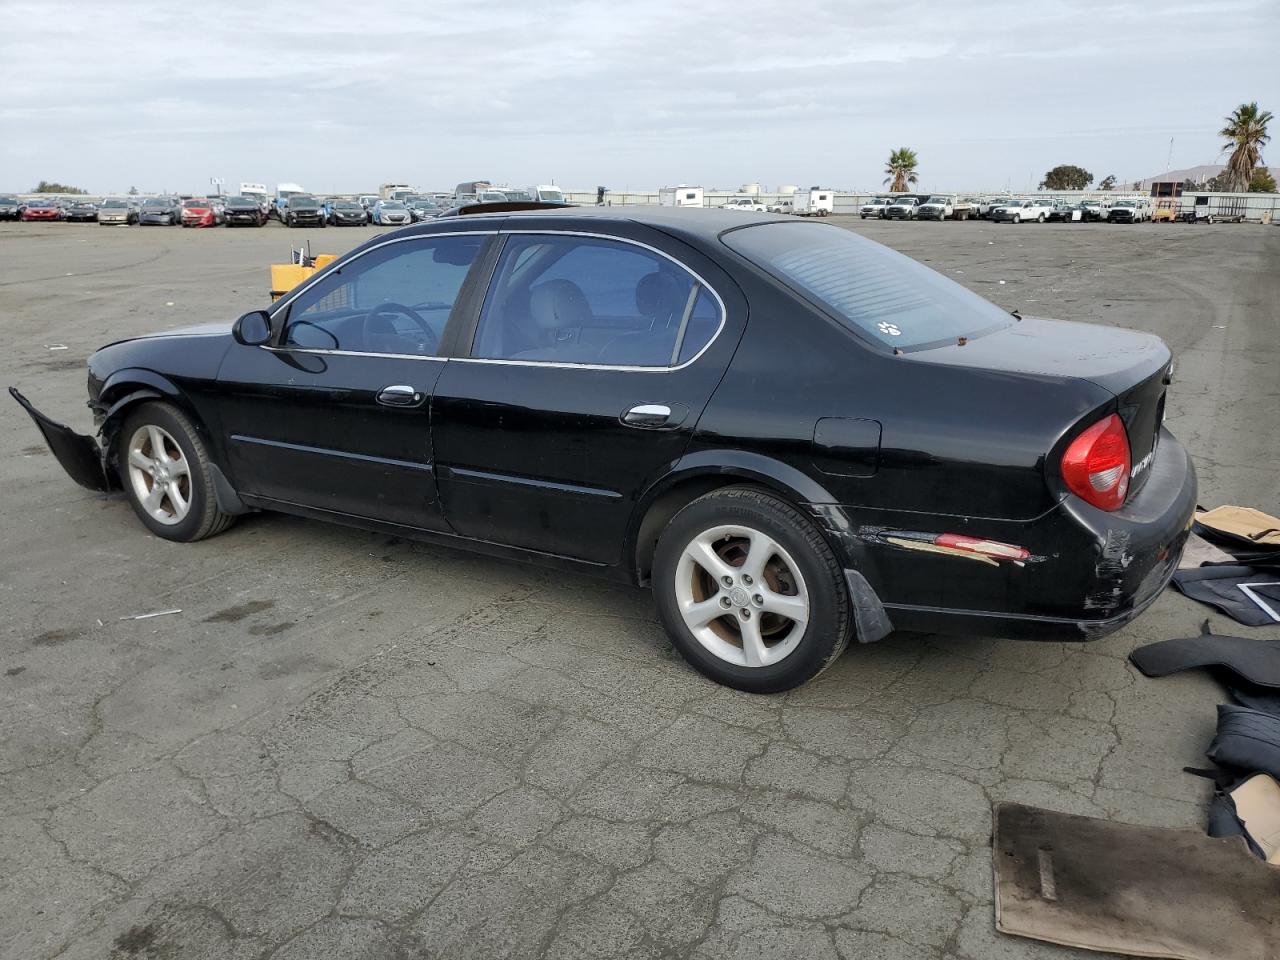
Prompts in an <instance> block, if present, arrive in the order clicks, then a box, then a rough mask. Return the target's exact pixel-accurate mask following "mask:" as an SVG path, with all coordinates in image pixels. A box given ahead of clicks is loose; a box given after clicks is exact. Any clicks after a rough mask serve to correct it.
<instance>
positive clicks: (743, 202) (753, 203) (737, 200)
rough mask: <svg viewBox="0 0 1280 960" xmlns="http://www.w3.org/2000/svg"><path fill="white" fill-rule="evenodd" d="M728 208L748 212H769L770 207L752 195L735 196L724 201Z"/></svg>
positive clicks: (725, 207)
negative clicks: (754, 198) (752, 197)
mask: <svg viewBox="0 0 1280 960" xmlns="http://www.w3.org/2000/svg"><path fill="white" fill-rule="evenodd" d="M724 209H726V210H745V211H746V212H747V213H768V212H769V208H768V207H767V206H765V205H764V204H763V203H761V202H760V201H759V200H752V199H751V198H750V197H733V198H732V199H729V200H726V201H725V202H724Z"/></svg>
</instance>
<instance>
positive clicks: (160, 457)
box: [116, 403, 235, 543]
mask: <svg viewBox="0 0 1280 960" xmlns="http://www.w3.org/2000/svg"><path fill="white" fill-rule="evenodd" d="M116 460H117V467H118V469H119V473H120V485H121V486H122V487H124V492H125V496H127V497H128V498H129V503H130V504H131V505H132V506H133V509H134V512H135V513H137V515H138V519H140V520H141V521H142V522H143V524H144V525H145V526H146V527H147V529H148V530H150V531H151V532H152V533H154V534H155V535H156V536H157V537H163V538H164V539H166V540H176V541H178V542H180V543H190V542H192V541H195V540H203V539H204V538H206V537H211V536H213V535H214V534H217V533H221V532H222V531H223V530H225V529H226V528H227V527H229V526H231V524H232V522H233V521H234V520H235V517H233V516H231V515H230V514H226V513H223V512H222V511H221V510H219V509H218V501H217V497H216V496H215V495H214V491H213V476H212V471H211V470H210V460H209V454H208V452H207V451H206V449H205V445H204V440H203V439H202V438H201V436H200V434H199V432H198V431H197V430H196V428H195V425H194V424H192V422H191V421H190V420H189V419H187V417H186V415H185V414H184V413H182V411H180V410H178V409H177V408H176V407H173V406H171V405H169V404H167V403H144V404H141V405H140V406H138V407H136V408H135V409H134V410H133V411H132V412H131V413H129V415H128V416H126V417H125V420H124V423H123V424H122V425H121V428H120V433H119V437H118V439H117V446H116Z"/></svg>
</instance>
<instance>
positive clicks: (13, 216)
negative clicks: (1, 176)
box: [0, 196, 22, 220]
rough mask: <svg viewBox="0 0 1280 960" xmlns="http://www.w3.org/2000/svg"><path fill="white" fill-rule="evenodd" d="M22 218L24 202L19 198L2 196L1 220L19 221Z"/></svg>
mask: <svg viewBox="0 0 1280 960" xmlns="http://www.w3.org/2000/svg"><path fill="white" fill-rule="evenodd" d="M21 217H22V201H21V200H19V199H18V198H17V197H8V196H0V220H18V219H20V218H21Z"/></svg>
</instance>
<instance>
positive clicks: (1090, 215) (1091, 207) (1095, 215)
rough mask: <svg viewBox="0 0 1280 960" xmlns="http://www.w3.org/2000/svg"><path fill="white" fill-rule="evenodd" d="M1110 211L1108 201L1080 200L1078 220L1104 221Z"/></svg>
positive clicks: (1109, 202)
mask: <svg viewBox="0 0 1280 960" xmlns="http://www.w3.org/2000/svg"><path fill="white" fill-rule="evenodd" d="M1110 211H1111V201H1110V200H1081V201H1080V219H1081V220H1084V221H1086V222H1087V221H1093V222H1097V221H1100V220H1106V219H1107V214H1108V213H1109V212H1110Z"/></svg>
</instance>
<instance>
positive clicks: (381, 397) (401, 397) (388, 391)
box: [378, 383, 426, 407]
mask: <svg viewBox="0 0 1280 960" xmlns="http://www.w3.org/2000/svg"><path fill="white" fill-rule="evenodd" d="M425 399H426V397H425V396H423V394H422V393H421V392H420V391H418V390H415V389H413V387H410V386H407V385H406V384H403V383H396V384H392V385H391V386H389V387H383V388H382V389H381V390H379V391H378V402H379V403H381V404H383V405H384V406H388V407H417V406H421V405H422V401H423V400H425Z"/></svg>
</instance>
